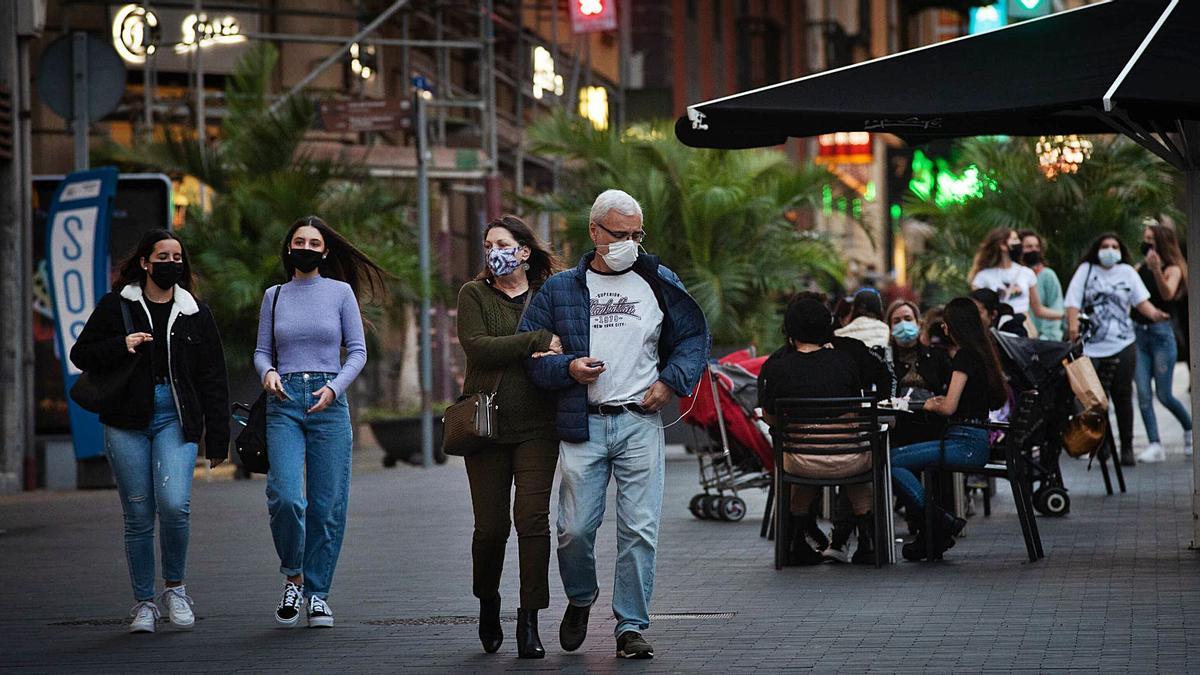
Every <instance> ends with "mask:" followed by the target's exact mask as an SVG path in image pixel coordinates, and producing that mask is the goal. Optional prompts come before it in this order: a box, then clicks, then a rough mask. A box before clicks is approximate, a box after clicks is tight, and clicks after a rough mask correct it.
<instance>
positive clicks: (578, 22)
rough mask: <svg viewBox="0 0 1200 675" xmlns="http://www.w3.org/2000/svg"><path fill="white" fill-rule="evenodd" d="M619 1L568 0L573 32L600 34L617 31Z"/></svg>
mask: <svg viewBox="0 0 1200 675" xmlns="http://www.w3.org/2000/svg"><path fill="white" fill-rule="evenodd" d="M616 5H617V0H568V1H567V6H568V7H570V8H571V31H572V32H574V33H600V32H603V31H609V30H616V29H617V7H616Z"/></svg>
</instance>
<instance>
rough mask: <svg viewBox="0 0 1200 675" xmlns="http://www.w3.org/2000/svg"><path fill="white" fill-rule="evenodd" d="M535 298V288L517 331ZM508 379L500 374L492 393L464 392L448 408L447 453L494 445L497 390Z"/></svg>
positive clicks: (465, 452) (444, 423) (444, 442)
mask: <svg viewBox="0 0 1200 675" xmlns="http://www.w3.org/2000/svg"><path fill="white" fill-rule="evenodd" d="M532 297H533V289H530V290H529V291H527V293H526V295H525V306H524V307H522V308H521V316H520V317H519V318H518V319H517V330H520V329H521V321H522V320H523V319H524V318H525V310H527V309H529V300H530V299H531V298H532ZM503 379H504V371H500V374H499V375H497V376H496V385H495V386H494V387H492V390H491V391H490V392H479V393H475V394H465V393H464V394H463V395H462V396H459V397H458V400H457V401H455V402H454V404H453V405H451V406H450V407H448V408H446V412H445V413H444V414H443V415H442V450H443V451H444V452H445V453H446V454H447V455H455V456H458V457H468V456H470V455H474V454H476V453H478V452H480V451H482V450H486V449H488V448H490V447H492V444H493V443H494V441H495V439H496V437H497V436H499V435H500V432H499V430H498V429H497V428H496V421H497V412H496V411H497V410H498V409H499V408H500V404H499V403H497V401H496V392H498V391H500V382H501V381H502V380H503Z"/></svg>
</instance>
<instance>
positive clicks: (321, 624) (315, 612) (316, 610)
mask: <svg viewBox="0 0 1200 675" xmlns="http://www.w3.org/2000/svg"><path fill="white" fill-rule="evenodd" d="M308 627H309V628H333V610H331V609H329V605H328V604H327V603H326V602H325V601H324V600H323V599H321V598H318V597H317V596H315V595H314V596H312V597H310V598H309V599H308Z"/></svg>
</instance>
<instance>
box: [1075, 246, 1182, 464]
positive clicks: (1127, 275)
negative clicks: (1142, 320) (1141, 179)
mask: <svg viewBox="0 0 1200 675" xmlns="http://www.w3.org/2000/svg"><path fill="white" fill-rule="evenodd" d="M1129 259H1130V255H1129V249H1127V248H1125V244H1124V243H1122V242H1121V239H1120V238H1119V237H1118V236H1117V235H1116V234H1114V233H1112V232H1106V233H1105V234H1102V235H1100V236H1099V237H1096V239H1095V240H1094V241H1093V242H1092V245H1091V246H1089V247H1088V250H1087V252H1086V253H1085V254H1084V256H1083V260H1081V261H1080V263H1079V267H1078V269H1076V270H1075V276H1073V277H1071V283H1070V284H1069V285H1068V286H1067V295H1066V303H1065V304H1066V307H1067V336H1068V337H1069V338H1070V339H1071V340H1072V341H1074V340H1076V339H1078V338H1079V337H1080V333H1079V314H1080V312H1081V311H1082V312H1084V313H1086V314H1088V316H1089V318H1090V320H1091V328H1090V330H1089V332H1088V334H1087V335H1084V336H1083V353H1084V355H1085V356H1087V357H1089V358H1091V359H1092V361H1093V362H1094V363H1095V366H1096V374H1097V375H1099V376H1100V381H1101V383H1102V384H1103V385H1104V388H1105V390H1107V391H1108V399H1109V401H1111V402H1112V405H1113V407H1114V408H1116V411H1117V430H1118V433H1119V435H1120V438H1121V464H1124V465H1125V466H1133V465H1134V464H1136V463H1137V461H1136V459H1135V458H1134V454H1133V372H1134V370H1135V368H1136V367H1137V346H1136V344H1135V339H1136V338H1135V335H1134V331H1133V318H1132V317H1131V312H1132V310H1134V309H1136V310H1137V311H1138V312H1139V313H1141V314H1142V316H1144V317H1146V318H1147V319H1150V320H1151V321H1153V322H1160V321H1166V320H1167V319H1169V318H1170V316H1168V315H1167V314H1166V313H1164V312H1163V311H1162V310H1160V309H1158V308H1157V307H1155V306H1154V304H1153V303H1151V302H1150V291H1149V290H1148V289H1147V288H1146V284H1144V283H1142V278H1141V277H1140V276H1138V273H1137V270H1135V269H1134V268H1133V267H1132V266H1131V265H1129V264H1128V263H1127V262H1123V261H1127V260H1129Z"/></svg>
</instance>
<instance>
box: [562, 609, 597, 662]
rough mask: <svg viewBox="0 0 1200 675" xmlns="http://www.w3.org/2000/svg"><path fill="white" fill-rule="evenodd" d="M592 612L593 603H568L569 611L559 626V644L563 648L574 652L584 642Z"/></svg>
mask: <svg viewBox="0 0 1200 675" xmlns="http://www.w3.org/2000/svg"><path fill="white" fill-rule="evenodd" d="M591 613H592V606H591V605H588V606H587V607H579V606H578V605H567V613H566V614H563V620H562V623H561V624H560V625H559V626H558V644H559V645H561V646H562V648H563V649H565V650H566V651H568V652H573V651H575V650H576V649H579V646H580V645H582V644H583V641H584V639H586V638H587V628H588V615H589V614H591Z"/></svg>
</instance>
